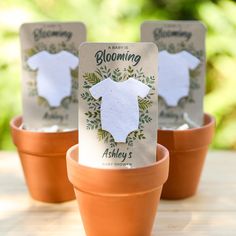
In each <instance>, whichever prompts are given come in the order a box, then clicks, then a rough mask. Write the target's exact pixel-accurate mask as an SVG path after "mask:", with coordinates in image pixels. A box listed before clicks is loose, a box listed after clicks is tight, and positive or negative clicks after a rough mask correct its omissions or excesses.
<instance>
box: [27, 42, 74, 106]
mask: <svg viewBox="0 0 236 236" xmlns="http://www.w3.org/2000/svg"><path fill="white" fill-rule="evenodd" d="M62 50H65V51H68V52H70V53H72V54H74V55H75V56H77V55H78V49H77V47H76V46H75V45H74V44H73V43H71V44H68V45H67V44H65V43H64V42H61V43H59V44H53V43H51V44H49V45H48V44H45V43H42V42H40V43H38V44H36V46H35V47H34V48H30V49H28V50H26V51H25V52H24V58H23V62H24V63H23V68H24V70H26V71H29V72H30V73H32V76H31V79H29V81H28V82H27V85H28V88H29V89H28V91H29V92H28V95H29V96H30V97H37V103H38V105H39V106H43V107H45V108H48V109H50V110H51V109H52V107H50V105H49V103H48V101H47V100H46V99H45V98H43V97H40V96H39V95H38V91H37V80H36V73H37V72H36V71H32V70H31V69H30V68H29V66H28V65H27V63H26V62H27V60H28V59H29V58H30V57H31V56H33V55H35V54H37V53H39V52H41V51H47V52H49V53H52V54H53V53H58V52H60V51H62ZM71 78H72V81H71V83H72V85H71V95H70V96H69V97H65V98H64V99H63V100H62V101H61V105H60V107H58V108H53V109H54V110H55V109H60V108H64V109H65V110H68V109H69V106H70V104H71V103H78V94H77V93H78V92H77V91H78V68H75V69H74V70H71Z"/></svg>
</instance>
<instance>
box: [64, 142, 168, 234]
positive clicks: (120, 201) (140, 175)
mask: <svg viewBox="0 0 236 236" xmlns="http://www.w3.org/2000/svg"><path fill="white" fill-rule="evenodd" d="M157 150H158V155H157V162H156V163H155V164H153V165H149V166H145V167H142V168H134V169H97V168H92V167H87V166H83V165H80V164H79V163H78V145H76V146H73V147H72V148H70V149H69V150H68V152H67V169H68V176H69V180H70V181H71V183H72V184H73V185H74V189H75V193H76V198H77V201H78V203H79V208H80V213H81V216H82V220H83V224H84V228H85V231H86V235H87V236H138V235H140V236H149V235H150V234H151V231H152V226H153V222H154V218H155V215H156V211H157V206H158V203H159V201H160V195H161V190H162V186H163V183H164V182H165V181H166V179H167V176H168V168H169V154H168V150H167V149H166V148H164V147H163V146H161V145H159V144H158V147H157Z"/></svg>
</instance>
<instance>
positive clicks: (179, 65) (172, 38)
mask: <svg viewBox="0 0 236 236" xmlns="http://www.w3.org/2000/svg"><path fill="white" fill-rule="evenodd" d="M141 41H142V42H154V43H155V44H156V45H157V46H158V49H159V54H158V56H159V64H158V95H159V100H158V111H159V119H158V121H159V128H161V129H177V128H178V127H180V126H181V127H183V125H187V126H188V127H190V128H193V127H199V126H201V125H202V124H203V96H204V93H205V60H206V59H205V27H204V26H203V24H202V23H200V22H197V21H147V22H144V23H143V24H142V26H141Z"/></svg>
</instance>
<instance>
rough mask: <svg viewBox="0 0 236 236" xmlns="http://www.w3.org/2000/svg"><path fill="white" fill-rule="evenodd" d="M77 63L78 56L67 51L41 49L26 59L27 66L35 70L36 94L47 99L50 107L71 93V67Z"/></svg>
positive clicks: (56, 104) (58, 104)
mask: <svg viewBox="0 0 236 236" xmlns="http://www.w3.org/2000/svg"><path fill="white" fill-rule="evenodd" d="M78 63H79V59H78V57H76V56H74V55H73V54H72V53H69V52H67V51H61V52H59V53H56V54H50V53H49V52H47V51H42V52H39V53H37V54H35V55H33V56H32V57H30V58H29V59H28V61H27V64H28V65H29V67H30V68H31V69H32V70H37V91H38V95H39V96H41V97H44V98H45V99H47V101H48V103H49V105H50V106H51V107H58V106H60V104H61V101H62V99H63V98H65V97H68V96H70V95H71V83H72V81H71V80H72V78H71V69H75V68H76V67H77V66H78Z"/></svg>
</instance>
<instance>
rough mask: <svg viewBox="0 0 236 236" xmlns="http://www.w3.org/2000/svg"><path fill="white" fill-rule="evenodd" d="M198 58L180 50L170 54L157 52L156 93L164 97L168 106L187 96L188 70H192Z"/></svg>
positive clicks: (174, 104) (196, 64) (197, 63)
mask: <svg viewBox="0 0 236 236" xmlns="http://www.w3.org/2000/svg"><path fill="white" fill-rule="evenodd" d="M199 63H200V60H199V59H198V58H197V57H195V56H193V55H192V54H190V53H188V52H187V51H182V52H179V53H176V54H171V53H169V52H167V51H165V50H164V51H161V52H160V53H159V80H158V95H159V96H161V97H162V98H164V100H165V102H166V104H167V105H168V106H177V105H178V102H179V100H180V99H181V98H183V97H186V96H188V94H189V86H190V75H189V70H194V69H196V67H197V66H198V65H199Z"/></svg>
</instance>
